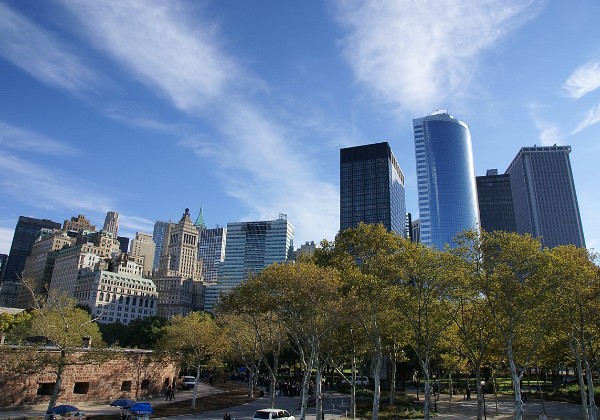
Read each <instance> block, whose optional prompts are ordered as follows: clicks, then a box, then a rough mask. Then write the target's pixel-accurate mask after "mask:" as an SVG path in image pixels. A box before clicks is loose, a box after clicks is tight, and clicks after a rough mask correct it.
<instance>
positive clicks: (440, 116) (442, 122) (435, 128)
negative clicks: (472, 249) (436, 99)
mask: <svg viewBox="0 0 600 420" xmlns="http://www.w3.org/2000/svg"><path fill="white" fill-rule="evenodd" d="M413 128H414V136H415V155H416V160H417V189H418V191H419V220H420V223H421V243H422V244H425V245H430V246H434V247H436V248H438V249H444V247H445V245H446V244H449V245H452V244H453V243H454V238H455V237H456V235H457V234H459V233H460V232H462V231H464V230H470V229H478V228H479V211H478V208H477V188H476V187H475V168H474V165H473V150H472V146H471V133H470V131H469V127H468V126H467V124H465V123H464V122H462V121H460V120H457V119H456V118H454V117H453V116H452V115H450V114H448V113H447V112H446V111H436V112H434V113H433V114H431V115H428V116H426V117H423V118H417V119H415V120H413Z"/></svg>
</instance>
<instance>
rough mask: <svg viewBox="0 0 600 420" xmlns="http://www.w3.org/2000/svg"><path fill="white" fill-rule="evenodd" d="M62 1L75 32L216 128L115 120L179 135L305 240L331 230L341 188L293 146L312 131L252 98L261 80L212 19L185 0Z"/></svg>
mask: <svg viewBox="0 0 600 420" xmlns="http://www.w3.org/2000/svg"><path fill="white" fill-rule="evenodd" d="M63 5H64V6H65V7H66V8H67V9H69V10H70V11H71V12H73V13H74V15H75V16H77V17H78V18H79V19H80V20H81V22H82V25H81V28H80V30H81V31H83V33H84V35H85V36H86V37H89V38H90V39H91V40H92V41H93V43H94V45H95V46H96V47H97V48H98V50H100V51H103V52H105V53H106V54H107V55H109V56H110V57H112V58H113V59H115V60H116V61H118V62H119V63H121V64H122V65H123V66H124V67H125V68H126V69H127V70H128V71H129V72H130V73H131V74H133V75H134V76H135V77H136V78H138V79H139V80H141V81H142V82H143V83H145V84H146V85H147V86H150V88H151V89H154V90H155V91H158V92H160V94H161V95H163V96H165V97H166V98H168V99H169V100H170V101H171V102H172V104H173V105H174V106H175V107H176V108H178V109H180V110H182V111H184V112H186V113H187V114H188V115H189V116H191V117H192V118H197V119H201V120H203V119H204V118H206V119H207V120H210V121H215V123H214V125H213V128H214V130H216V133H217V134H216V136H215V134H212V133H211V134H210V135H209V134H207V133H205V132H199V131H198V130H197V129H195V128H194V127H191V126H185V127H183V126H178V127H175V126H169V125H168V124H167V125H165V124H162V123H157V122H156V121H152V120H149V119H145V118H135V117H122V116H121V117H115V115H116V114H114V115H113V118H117V119H120V120H122V121H125V122H127V123H128V124H134V125H137V126H142V127H146V128H148V129H152V130H159V131H165V132H170V133H172V134H174V135H177V136H178V137H179V138H180V139H181V140H180V142H179V145H180V147H184V148H186V149H188V150H190V151H192V152H193V153H195V154H196V155H197V156H198V157H199V158H200V159H203V160H205V161H207V162H210V168H211V170H214V171H217V172H218V173H219V174H220V175H221V177H222V180H223V183H224V189H225V190H226V191H227V192H228V193H229V194H230V195H231V196H232V197H235V198H236V199H238V200H241V201H242V202H243V203H244V204H245V205H246V206H247V207H248V208H249V214H248V217H249V218H261V219H265V218H266V219H273V218H276V217H277V214H278V213H279V212H284V213H287V214H288V215H289V218H290V219H289V220H290V221H291V222H292V223H293V224H294V225H295V226H296V231H297V232H298V233H299V234H300V235H301V236H300V237H301V238H304V237H306V238H309V239H316V240H320V239H322V235H324V234H325V235H327V236H328V237H330V238H331V237H332V236H331V235H332V234H335V232H336V231H337V228H338V226H339V219H338V216H337V213H338V211H339V210H338V207H339V199H338V193H337V187H335V186H333V185H329V184H324V183H322V182H321V181H319V180H318V179H317V177H316V176H315V175H314V172H315V171H314V170H313V168H314V162H310V161H309V158H308V157H307V154H306V153H303V152H302V150H301V149H294V148H293V147H292V146H290V145H291V144H296V143H295V142H294V141H293V139H298V138H299V137H301V134H299V133H302V135H304V136H306V135H307V134H306V131H308V130H302V129H301V128H302V127H300V126H301V124H300V123H298V122H297V120H295V118H294V117H290V116H287V115H286V114H285V113H284V112H280V111H279V109H278V107H273V109H275V111H274V112H272V110H267V109H266V108H265V105H264V104H263V103H259V102H256V101H250V100H249V95H252V94H253V93H255V91H256V88H255V86H256V85H258V86H259V87H261V86H263V82H262V81H260V80H258V78H257V77H255V76H254V75H252V74H249V73H247V72H245V71H244V69H242V68H241V67H240V66H239V64H238V63H237V62H236V60H235V59H234V58H233V57H231V56H230V55H229V54H227V53H226V51H225V50H224V49H223V47H222V45H221V39H223V37H222V35H221V34H220V32H219V28H218V26H216V25H215V24H214V22H211V21H210V20H209V19H207V18H203V17H202V16H199V15H198V13H190V12H189V7H192V6H190V3H183V2H170V3H168V4H165V3H164V2H157V1H146V2H143V3H139V2H137V1H120V2H112V3H106V2H92V3H90V2H87V1H70V0H69V1H66V0H65V1H63ZM196 6H197V5H196ZM194 12H198V10H194ZM192 15H194V18H195V20H194V21H193V22H191V21H190V20H189V16H192ZM261 91H262V92H267V91H268V89H262V90H261ZM266 100H267V101H270V100H271V99H270V98H266ZM206 104H210V107H206V106H205V105H206ZM117 114H118V113H117ZM209 132H210V131H209ZM216 154H218V159H215V158H214V157H215V155H216ZM300 232H301V233H300Z"/></svg>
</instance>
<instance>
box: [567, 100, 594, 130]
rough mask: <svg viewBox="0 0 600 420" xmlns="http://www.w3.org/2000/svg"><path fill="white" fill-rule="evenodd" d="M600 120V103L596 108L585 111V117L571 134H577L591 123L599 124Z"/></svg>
mask: <svg viewBox="0 0 600 420" xmlns="http://www.w3.org/2000/svg"><path fill="white" fill-rule="evenodd" d="M599 122H600V105H597V106H596V107H595V108H592V109H590V110H589V111H588V112H586V113H585V115H584V117H583V119H582V120H581V121H580V123H579V124H578V125H577V127H575V129H574V130H573V131H571V134H577V133H579V132H580V131H583V130H585V129H586V128H588V127H589V126H591V125H594V124H597V123H599Z"/></svg>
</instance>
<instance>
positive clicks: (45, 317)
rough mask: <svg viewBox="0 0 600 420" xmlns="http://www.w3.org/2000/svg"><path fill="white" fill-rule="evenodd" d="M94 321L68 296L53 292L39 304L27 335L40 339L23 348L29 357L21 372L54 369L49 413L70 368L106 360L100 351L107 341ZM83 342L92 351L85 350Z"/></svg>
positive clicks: (24, 360) (23, 360) (20, 367)
mask: <svg viewBox="0 0 600 420" xmlns="http://www.w3.org/2000/svg"><path fill="white" fill-rule="evenodd" d="M94 321H95V320H94V319H92V318H91V317H90V315H89V313H87V312H86V311H84V310H83V309H80V308H77V307H76V301H75V300H74V299H73V298H70V297H68V296H65V295H61V294H54V293H51V294H50V295H49V296H48V300H47V301H46V302H43V303H41V302H39V301H38V302H36V306H35V308H34V309H33V311H32V320H31V324H30V328H28V330H27V331H26V332H27V334H28V335H29V336H37V337H39V338H40V339H39V340H37V341H36V344H34V345H31V346H28V347H25V348H23V349H22V350H23V351H22V353H23V355H24V356H25V357H24V358H23V359H21V361H22V362H23V364H21V366H19V367H18V368H17V369H19V370H21V371H29V372H35V371H40V370H42V369H44V368H47V367H51V368H52V369H53V371H54V374H55V377H56V380H55V382H54V389H53V391H52V395H51V397H50V401H49V402H48V410H51V409H52V408H54V406H55V405H56V402H57V401H58V397H59V393H60V388H61V384H62V379H63V372H64V369H65V367H66V366H67V365H76V364H89V363H98V362H100V361H102V360H104V359H105V358H106V354H104V353H103V352H102V351H98V350H96V349H98V348H102V347H104V342H103V341H102V336H101V335H100V331H99V329H98V325H97V324H96V323H95V322H94ZM82 340H85V341H86V342H87V343H89V344H90V345H91V347H92V348H90V349H85V350H84V349H82V347H83V346H82ZM85 347H87V345H86V346H85Z"/></svg>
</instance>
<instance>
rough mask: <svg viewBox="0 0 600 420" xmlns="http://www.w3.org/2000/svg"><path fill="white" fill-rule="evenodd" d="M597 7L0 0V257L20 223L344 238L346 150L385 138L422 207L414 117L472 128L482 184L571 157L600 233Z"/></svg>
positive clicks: (589, 216)
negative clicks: (287, 226) (287, 229)
mask: <svg viewBox="0 0 600 420" xmlns="http://www.w3.org/2000/svg"><path fill="white" fill-rule="evenodd" d="M599 19H600V2H598V1H597V0H578V1H576V2H564V1H553V2H551V1H535V0H531V1H505V0H501V1H500V0H499V1H483V0H472V1H469V0H460V1H459V0H456V1H444V0H439V1H430V2H428V1H402V0H394V1H324V2H318V1H305V2H298V1H291V0H260V1H258V0H257V1H234V0H218V1H213V2H209V1H207V2H200V1H191V0H189V1H151V0H144V1H141V0H138V1H133V0H119V1H101V0H95V1H93V2H92V1H87V0H85V1H84V0H57V1H35V0H14V1H13V0H0V75H1V77H0V98H1V99H0V149H1V153H0V253H8V251H9V248H10V243H11V240H12V234H13V231H14V228H15V225H16V222H17V219H18V217H19V216H21V215H27V216H32V217H38V218H48V219H52V220H54V221H57V222H60V223H62V221H63V220H65V219H67V218H70V217H71V216H75V215H77V214H85V215H86V216H87V217H88V218H89V219H90V220H91V221H92V222H93V223H95V224H97V225H99V226H102V223H103V221H104V216H105V213H106V212H107V211H110V210H113V211H118V212H119V213H120V215H121V222H120V233H121V234H123V235H126V236H129V237H133V236H134V235H135V232H136V231H141V232H147V233H151V232H152V228H153V225H154V222H155V221H157V220H169V219H171V220H175V221H176V220H178V219H179V218H180V216H181V214H182V212H183V210H184V209H185V208H186V207H189V208H190V210H191V213H192V216H193V217H195V216H196V215H197V214H198V211H199V208H200V206H201V205H202V206H203V209H204V218H205V221H206V223H207V225H208V226H210V227H212V226H215V225H222V226H224V225H226V224H227V223H228V222H235V221H244V220H272V219H276V218H277V217H278V215H279V213H286V214H287V215H288V220H289V221H290V222H291V223H292V224H293V225H294V226H295V229H296V240H295V245H296V246H299V245H300V244H301V243H303V242H305V241H310V240H314V241H320V240H321V239H323V238H327V239H333V238H334V236H335V233H336V232H337V230H338V228H339V149H340V148H341V147H348V146H353V145H359V144H367V143H374V142H380V141H388V142H389V143H390V145H391V147H392V149H393V151H394V154H395V155H396V158H397V160H398V162H399V164H400V166H401V168H402V170H403V172H404V174H405V179H406V199H407V210H408V211H410V212H412V213H413V214H417V213H418V208H417V201H416V198H417V192H416V177H415V159H414V144H413V135H412V119H413V118H418V117H422V116H425V115H427V114H429V113H431V112H432V111H434V110H436V109H440V108H444V109H448V110H449V112H450V113H451V114H452V115H454V116H455V117H456V118H459V119H461V120H463V121H465V122H466V123H467V124H468V125H469V127H470V129H471V134H472V140H473V153H474V159H475V172H476V174H477V175H483V174H485V171H486V169H489V168H497V169H498V170H499V171H500V172H504V171H505V170H506V168H507V167H508V165H509V163H510V162H511V160H512V159H513V158H514V156H515V155H516V154H517V152H518V151H519V149H520V148H521V147H523V146H532V145H534V144H537V145H551V144H554V143H557V144H566V145H571V146H572V148H573V150H572V153H571V164H572V166H573V172H574V176H575V184H576V188H577V194H578V199H579V206H580V211H581V215H582V221H583V227H584V231H585V236H586V242H587V246H588V247H589V248H594V249H597V248H598V247H599V244H598V242H599V241H600V218H599V216H598V210H597V209H598V208H599V207H600V198H599V196H598V186H597V181H596V174H597V167H598V162H599V158H600V144H599V142H598V140H599V139H600V124H598V122H600V25H599V24H598V21H599Z"/></svg>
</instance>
